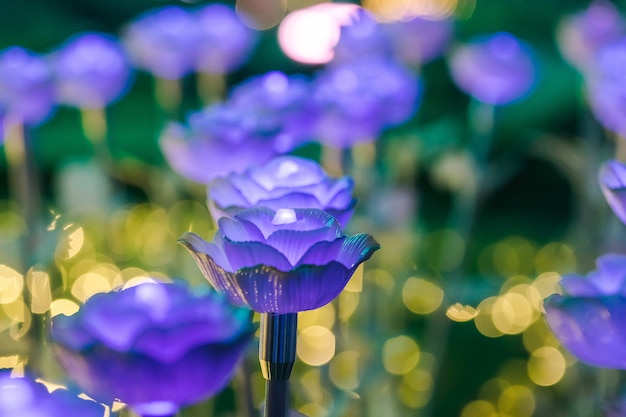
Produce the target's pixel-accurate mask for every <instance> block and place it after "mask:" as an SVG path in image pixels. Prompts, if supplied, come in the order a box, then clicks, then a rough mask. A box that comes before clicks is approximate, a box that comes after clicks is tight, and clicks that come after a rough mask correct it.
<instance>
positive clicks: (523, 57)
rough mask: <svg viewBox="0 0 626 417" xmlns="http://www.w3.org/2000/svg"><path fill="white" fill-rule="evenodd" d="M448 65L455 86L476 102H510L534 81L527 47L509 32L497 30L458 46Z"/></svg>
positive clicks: (521, 94) (531, 60)
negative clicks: (497, 31)
mask: <svg viewBox="0 0 626 417" xmlns="http://www.w3.org/2000/svg"><path fill="white" fill-rule="evenodd" d="M449 68H450V73H451V75H452V79H453V80H454V82H455V83H456V85H457V86H458V87H459V88H460V89H461V90H463V91H465V92H466V93H467V94H469V95H470V96H472V97H473V98H475V99H476V100H478V101H481V102H483V103H488V104H494V105H502V104H509V103H511V102H514V101H516V100H520V99H521V98H523V97H524V96H525V95H526V94H528V92H529V91H530V90H531V88H532V87H533V85H534V84H535V64H534V62H533V58H532V56H531V52H530V48H529V47H528V46H526V45H525V44H524V43H523V42H521V41H519V40H518V39H517V38H516V37H515V36H513V35H511V34H510V33H504V32H501V33H496V34H494V35H490V36H485V37H481V38H478V39H476V40H474V41H473V42H471V43H469V44H465V45H462V46H458V47H457V48H455V49H454V50H453V51H452V54H451V55H450V59H449Z"/></svg>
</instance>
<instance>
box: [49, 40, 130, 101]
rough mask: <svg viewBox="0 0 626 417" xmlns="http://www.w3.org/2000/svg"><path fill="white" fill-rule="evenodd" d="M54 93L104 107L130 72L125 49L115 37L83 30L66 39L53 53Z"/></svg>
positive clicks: (123, 86) (118, 93) (123, 87)
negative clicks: (81, 32)
mask: <svg viewBox="0 0 626 417" xmlns="http://www.w3.org/2000/svg"><path fill="white" fill-rule="evenodd" d="M52 63H53V69H54V72H55V76H56V80H55V81H56V89H57V96H58V99H59V101H60V102H61V103H64V104H68V105H70V106H75V107H79V108H96V109H97V108H104V107H105V106H106V105H107V104H109V103H111V102H112V101H114V100H116V99H117V98H119V97H120V96H121V95H122V94H123V93H124V92H126V89H127V87H128V85H129V76H130V73H131V69H130V63H129V62H128V58H127V57H126V53H125V52H124V50H123V49H122V47H121V45H120V44H119V43H118V41H117V39H115V38H113V37H111V36H108V35H104V34H99V33H85V34H81V35H78V36H74V37H72V38H71V39H69V40H68V41H67V42H66V43H65V44H64V45H63V46H61V48H59V49H58V50H57V51H56V52H55V53H54V54H53V61H52Z"/></svg>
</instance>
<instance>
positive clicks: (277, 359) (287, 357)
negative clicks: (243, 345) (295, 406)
mask: <svg viewBox="0 0 626 417" xmlns="http://www.w3.org/2000/svg"><path fill="white" fill-rule="evenodd" d="M297 329H298V314H297V313H287V314H276V313H265V314H263V315H261V336H260V339H261V340H260V343H259V362H260V364H261V372H263V377H264V378H265V379H266V380H267V385H266V391H265V417H286V416H287V410H288V408H289V407H288V406H287V393H288V384H289V377H290V376H291V370H292V369H293V364H294V363H295V361H296V340H297Z"/></svg>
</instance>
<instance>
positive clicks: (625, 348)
mask: <svg viewBox="0 0 626 417" xmlns="http://www.w3.org/2000/svg"><path fill="white" fill-rule="evenodd" d="M596 265H597V270H596V271H593V272H591V273H589V274H588V275H587V276H586V277H583V276H579V275H567V276H565V277H563V279H561V281H560V284H561V287H562V288H563V290H564V294H563V295H560V294H555V295H552V296H550V297H549V298H547V299H546V300H545V302H544V308H545V310H546V318H547V321H548V324H549V325H550V328H551V329H552V331H553V332H554V334H555V335H556V337H557V338H558V339H559V341H560V342H561V343H563V345H564V346H565V347H566V348H567V349H568V350H569V351H570V352H571V353H572V354H573V355H574V356H576V357H577V358H578V359H580V360H581V361H583V362H585V363H588V364H590V365H593V366H600V367H606V368H616V369H626V336H625V335H626V320H624V317H626V286H625V283H626V255H617V254H607V255H603V256H602V257H600V258H598V260H597V261H596Z"/></svg>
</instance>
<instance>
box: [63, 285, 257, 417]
mask: <svg viewBox="0 0 626 417" xmlns="http://www.w3.org/2000/svg"><path fill="white" fill-rule="evenodd" d="M252 333H253V329H252V326H251V322H250V320H249V314H248V312H247V311H245V310H234V309H232V308H231V307H230V306H229V305H228V304H226V301H225V300H224V299H223V298H222V297H218V296H217V295H216V294H215V293H207V294H204V295H202V294H193V293H191V291H190V290H189V288H188V287H187V286H185V285H182V284H164V283H156V284H153V283H145V284H141V285H138V286H136V287H131V288H128V289H124V290H120V291H117V292H111V293H106V294H96V295H94V296H93V297H92V298H90V299H89V300H87V302H86V303H85V304H84V305H83V306H82V307H81V309H80V310H79V312H78V313H76V314H74V315H73V316H69V317H68V316H64V315H59V316H56V317H54V318H53V320H52V333H51V337H52V341H53V342H54V343H55V348H56V350H55V352H56V353H57V357H58V359H59V360H60V362H61V364H62V366H63V368H64V369H65V370H66V371H67V373H68V375H69V376H70V377H71V378H72V379H74V380H75V381H76V383H77V384H78V385H79V386H80V387H81V388H82V389H83V390H85V392H86V393H87V394H88V395H90V396H91V397H93V398H95V399H96V400H98V401H103V402H110V401H111V400H113V399H115V398H117V399H119V400H121V401H123V402H125V403H127V404H129V405H130V406H131V407H132V408H133V409H134V411H135V412H137V413H138V414H140V415H170V414H171V415H173V414H175V412H176V410H177V409H178V408H179V407H181V406H183V405H188V404H193V403H195V402H198V401H200V400H203V399H205V398H207V397H209V396H211V395H213V394H215V393H217V392H218V391H220V390H221V389H222V388H224V386H225V385H226V384H227V383H228V381H229V379H230V377H231V375H232V373H233V371H234V368H235V366H236V364H237V362H238V360H239V358H240V357H241V356H242V354H243V351H244V350H245V348H246V346H247V344H248V342H249V341H250V340H251V337H252ZM157 409H159V410H160V411H161V413H157V412H156V411H157Z"/></svg>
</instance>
